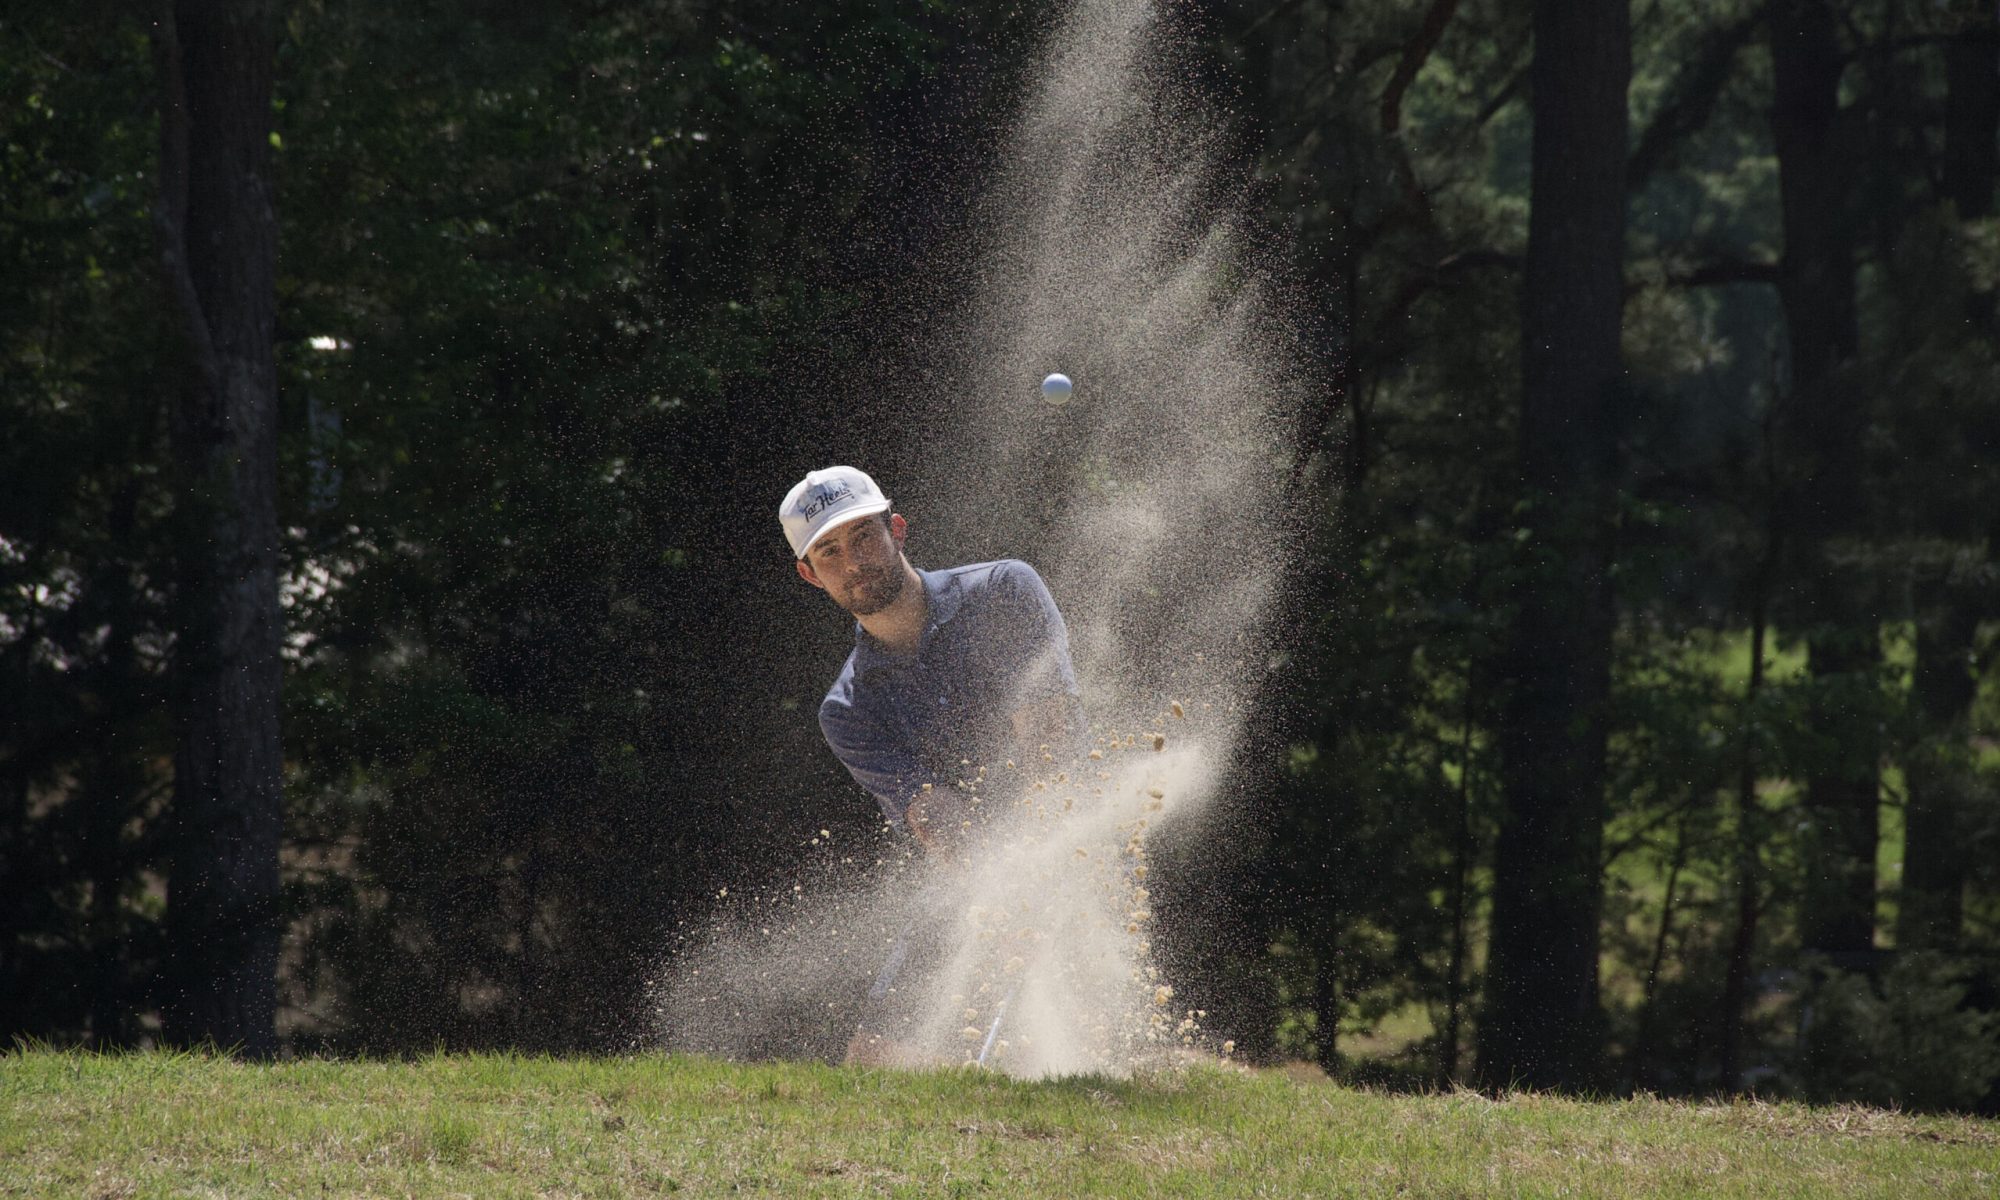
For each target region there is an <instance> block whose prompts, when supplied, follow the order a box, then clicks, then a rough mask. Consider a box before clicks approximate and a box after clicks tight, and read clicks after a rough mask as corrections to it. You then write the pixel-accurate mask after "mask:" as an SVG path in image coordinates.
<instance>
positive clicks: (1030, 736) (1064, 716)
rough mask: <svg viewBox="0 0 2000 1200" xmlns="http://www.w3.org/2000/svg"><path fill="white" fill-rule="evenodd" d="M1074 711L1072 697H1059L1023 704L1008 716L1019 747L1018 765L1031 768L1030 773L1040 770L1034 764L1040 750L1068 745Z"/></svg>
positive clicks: (1074, 700)
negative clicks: (1025, 765)
mask: <svg viewBox="0 0 2000 1200" xmlns="http://www.w3.org/2000/svg"><path fill="white" fill-rule="evenodd" d="M1076 710H1077V703H1076V697H1074V696H1069V695H1060V696H1049V697H1046V698H1044V699H1041V700H1037V701H1034V702H1033V703H1030V704H1024V705H1022V706H1021V707H1020V708H1017V709H1015V710H1014V711H1013V712H1012V713H1010V714H1008V720H1009V723H1010V724H1011V725H1012V726H1013V728H1014V741H1015V743H1016V744H1017V745H1018V746H1019V747H1020V757H1021V761H1022V762H1024V763H1029V764H1033V766H1032V769H1034V770H1040V766H1039V764H1038V763H1037V762H1036V760H1037V759H1039V758H1040V757H1041V755H1042V753H1043V751H1042V750H1041V747H1044V746H1064V745H1068V744H1069V742H1070V738H1071V734H1070V722H1071V718H1072V717H1073V716H1074V714H1075V713H1076Z"/></svg>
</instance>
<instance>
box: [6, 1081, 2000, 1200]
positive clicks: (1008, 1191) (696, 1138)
mask: <svg viewBox="0 0 2000 1200" xmlns="http://www.w3.org/2000/svg"><path fill="white" fill-rule="evenodd" d="M0 1195H6V1196H81V1197H99V1198H106V1200H108V1198H113V1197H117V1198H124V1197H146V1196H202V1197H219V1196H230V1197H235V1196H315V1197H316V1196H329V1195H331V1196H397V1197H402V1196H418V1197H443V1196H472V1197H482V1198H483V1197H502V1196H550V1197H555V1196H564V1197H569V1196H654V1195H683V1196H712V1195H772V1196H877V1195H881V1196H924V1197H931V1196H985V1195H995V1196H1049V1197H1071V1196H1147V1197H1151V1196H1615V1197H1627V1196H1703V1197H1709V1196H1800V1197H1844V1196H1895V1197H1906V1196H1911V1197H1914V1196H1924V1197H1948V1196H1966V1197H1980V1198H1982V1200H1990V1198H1991V1197H1993V1196H1995V1195H2000V1123H1995V1122H1991V1121H1980V1120H1976V1119H1968V1118H1951V1117H1915V1116H1906V1115H1900V1114H1895V1113H1886V1112H1881V1111H1879V1110H1871V1109H1862V1108H1836V1109H1825V1108H1819V1109H1814V1108H1805V1107H1799V1106H1792V1105H1769V1104H1753V1103H1742V1104H1717V1105H1699V1104H1683V1103H1668V1102H1664V1101H1657V1100H1643V1099H1642V1100H1633V1101H1624V1102H1616V1103H1585V1102H1580V1101H1574V1100H1560V1099H1553V1098H1547V1097H1538V1096H1526V1095H1524V1096H1518V1097H1514V1098H1511V1099H1506V1100H1499V1101H1495V1100H1489V1099H1485V1098H1483V1097H1480V1096H1478V1095H1475V1094H1472V1093H1457V1094H1438V1095H1431V1096H1393V1095H1386V1094H1375V1093H1369V1092H1361V1091H1354V1090H1350V1089H1347V1088H1342V1087H1337V1086H1334V1085H1331V1084H1327V1083H1324V1082H1315V1081H1310V1080H1303V1079H1297V1078H1292V1077H1289V1076H1287V1075H1284V1074H1281V1073H1277V1072H1270V1073H1260V1074H1249V1073H1243V1072H1238V1071H1230V1070H1222V1069H1216V1068H1208V1067H1196V1068H1190V1069H1187V1070H1185V1071H1180V1072H1175V1073H1172V1074H1166V1075H1161V1076H1157V1077H1150V1078H1142V1079H1136V1080H1109V1079H1100V1078H1072V1079H1062V1080H1051V1081H1044V1082H1033V1083H1030V1082H1020V1081H1015V1080H1010V1079H1006V1078H1003V1077H1000V1076H996V1075H990V1074H982V1073H972V1072H963V1071H946V1072H936V1073H900V1072H887V1071H866V1070H848V1069H835V1068H831V1067H824V1066H818V1065H808V1064H796V1063H788V1064H758V1065H749V1066H744V1065H735V1064H728V1063H720V1062H712V1061H705V1060H700V1059H687V1058H666V1057H645V1056H641V1057H633V1058H616V1059H536V1058H519V1057H508V1056H460V1055H454V1056H439V1057H434V1058H430V1059H426V1060H422V1061H416V1062H335V1061H300V1062H290V1063H282V1064H276V1065H267V1066H256V1065H245V1064H242V1063H237V1062H233V1061H230V1060H228V1059H224V1058H217V1057H208V1056H175V1055H152V1054H133V1055H126V1056H104V1057H100V1056H95V1055H88V1054H68V1053H53V1052H46V1051H30V1052H24V1053H17V1054H12V1055H6V1056H0Z"/></svg>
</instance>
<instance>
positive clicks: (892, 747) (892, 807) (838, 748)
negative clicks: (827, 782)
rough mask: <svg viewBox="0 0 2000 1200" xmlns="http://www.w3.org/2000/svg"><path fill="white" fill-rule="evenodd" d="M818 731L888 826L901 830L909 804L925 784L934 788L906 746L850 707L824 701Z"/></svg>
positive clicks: (932, 781)
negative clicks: (887, 821) (872, 798)
mask: <svg viewBox="0 0 2000 1200" xmlns="http://www.w3.org/2000/svg"><path fill="white" fill-rule="evenodd" d="M819 728H820V732H821V733H822V734H824V735H825V736H826V744H827V745H828V746H830V747H831V748H832V749H833V754H834V757H835V758H838V759H839V760H840V764H841V765H842V766H844V767H846V768H847V773H848V774H850V775H852V776H854V782H856V783H858V784H860V785H861V786H862V787H863V788H866V789H867V790H868V794H869V795H871V796H874V797H875V802H876V803H877V804H879V805H881V806H882V815H883V816H885V817H887V818H888V819H889V823H890V824H891V825H895V826H898V827H900V826H902V824H903V813H904V811H905V810H907V809H908V808H909V807H910V801H911V800H913V799H915V798H916V796H917V793H918V792H920V791H922V790H923V786H924V785H925V784H927V783H928V784H931V785H932V786H936V784H937V781H936V779H934V778H933V777H932V775H931V773H930V772H929V771H927V770H925V769H924V767H923V766H922V765H921V764H919V763H918V762H917V759H916V756H915V755H914V754H912V753H911V752H910V750H909V748H908V747H907V746H904V745H903V744H902V743H901V742H900V741H899V740H898V739H896V738H893V737H891V736H889V734H888V731H886V730H884V729H883V728H882V727H881V725H880V724H878V723H877V722H875V721H873V720H871V719H869V718H868V717H867V716H866V715H864V714H862V713H859V712H856V711H855V710H854V707H853V706H852V705H849V704H843V703H841V702H839V701H837V700H833V699H828V700H827V701H826V702H825V703H823V704H821V705H820V708H819Z"/></svg>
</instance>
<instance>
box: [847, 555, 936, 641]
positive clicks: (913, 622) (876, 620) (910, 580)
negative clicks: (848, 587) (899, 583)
mask: <svg viewBox="0 0 2000 1200" xmlns="http://www.w3.org/2000/svg"><path fill="white" fill-rule="evenodd" d="M929 612H930V601H929V600H928V599H927V598H926V597H925V596H924V580H923V577H922V576H921V575H918V574H917V569H916V568H915V567H912V566H911V565H910V560H909V559H907V558H906V559H904V560H903V591H902V594H901V595H899V596H897V597H896V600H895V603H893V604H891V605H890V606H889V607H887V608H885V609H883V610H882V611H880V612H873V613H869V614H868V615H867V616H865V617H857V618H855V619H856V620H858V621H860V622H861V628H863V629H865V630H867V631H868V636H869V637H872V638H874V639H875V640H876V641H878V642H880V643H882V645H883V647H884V648H886V649H887V650H888V651H889V652H890V653H892V654H900V655H910V654H915V653H916V652H917V642H918V640H919V639H921V638H922V637H923V634H924V617H925V615H927V614H928V613H929Z"/></svg>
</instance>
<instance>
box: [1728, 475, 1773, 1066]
mask: <svg viewBox="0 0 2000 1200" xmlns="http://www.w3.org/2000/svg"><path fill="white" fill-rule="evenodd" d="M1767 445H1768V441H1767ZM1772 536H1773V541H1772V542H1770V543H1767V544H1766V546H1765V548H1764V555H1763V557H1762V558H1761V559H1760V560H1759V561H1758V564H1757V573H1756V576H1755V577H1754V579H1753V580H1752V582H1751V593H1750V679H1749V681H1748V683H1747V684H1746V685H1745V686H1744V689H1743V710H1744V721H1745V724H1746V726H1747V725H1748V723H1749V721H1750V720H1751V719H1752V717H1753V714H1754V712H1755V708H1756V704H1757V695H1758V693H1759V692H1761V691H1763V689H1764V638H1765V633H1766V631H1767V630H1768V628H1769V620H1768V614H1769V605H1770V585H1771V567H1772V563H1773V561H1774V560H1775V559H1776V558H1777V555H1778V546H1777V545H1776V544H1775V534H1773V535H1772ZM1753 746H1754V739H1753V738H1752V737H1751V736H1750V731H1749V730H1748V729H1747V728H1746V730H1745V736H1744V739H1743V748H1742V757H1741V758H1740V759H1739V760H1738V762H1737V774H1736V927H1735V929H1734V930H1733V931H1732V932H1731V934H1730V938H1729V965H1728V967H1727V968H1726V970H1725V971H1724V974H1723V982H1722V1037H1721V1042H1722V1046H1721V1053H1720V1056H1719V1057H1720V1059H1721V1075H1722V1086H1723V1088H1724V1089H1726V1090H1728V1091H1732V1092H1733V1091H1736V1090H1738V1089H1739V1088H1741V1087H1742V1081H1743V1034H1744V1026H1745V1025H1746V1024H1747V1022H1748V1020H1749V1015H1750V1011H1749V1010H1750V983H1751V981H1750V958H1751V955H1752V954H1754V953H1755V952H1756V949H1757V925H1758V922H1759V921H1760V919H1761V918H1762V917H1763V914H1764V896H1763V882H1762V876H1763V873H1764V872H1763V869H1762V867H1763V856H1762V855H1763V845H1764V821H1763V811H1762V809H1761V808H1760V807H1759V806H1758V802H1757V754H1756V751H1755V750H1754V749H1753Z"/></svg>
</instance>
